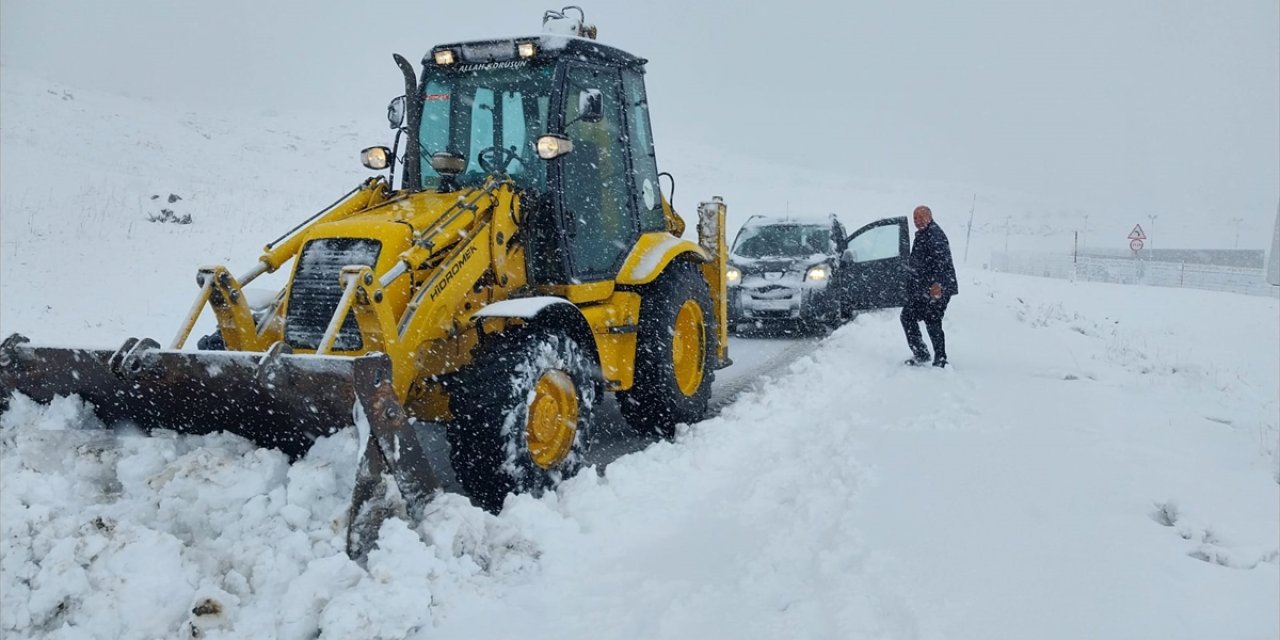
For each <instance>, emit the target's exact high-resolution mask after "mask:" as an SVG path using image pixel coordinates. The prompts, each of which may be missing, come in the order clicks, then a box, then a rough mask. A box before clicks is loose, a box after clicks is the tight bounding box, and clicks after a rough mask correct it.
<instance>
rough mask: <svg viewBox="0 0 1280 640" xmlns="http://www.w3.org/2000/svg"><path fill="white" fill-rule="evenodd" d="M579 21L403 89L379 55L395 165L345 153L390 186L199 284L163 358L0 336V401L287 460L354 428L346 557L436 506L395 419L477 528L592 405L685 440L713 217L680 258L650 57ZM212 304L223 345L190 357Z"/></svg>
mask: <svg viewBox="0 0 1280 640" xmlns="http://www.w3.org/2000/svg"><path fill="white" fill-rule="evenodd" d="M574 9H576V8H575V7H567V8H566V9H565V10H562V11H558V12H557V11H549V12H547V15H546V16H544V20H543V23H544V31H543V33H541V34H539V35H536V36H531V37H527V38H513V39H499V40H487V41H478V42H461V43H454V44H447V45H441V46H437V47H435V48H433V49H432V50H431V51H430V52H428V54H427V55H426V56H425V58H424V59H423V61H422V67H423V68H422V70H421V73H420V74H418V73H415V71H414V69H413V66H412V65H411V64H410V63H409V62H408V61H407V60H405V59H404V58H403V57H401V56H399V55H396V56H395V60H396V63H397V64H398V65H399V67H400V69H401V72H402V74H403V76H404V85H405V94H404V95H403V96H401V97H399V98H397V99H395V100H393V101H392V103H391V105H390V106H389V107H388V117H389V120H390V122H391V127H392V128H393V129H394V130H395V131H396V135H395V142H393V144H392V146H391V147H371V148H369V149H365V150H364V151H363V152H362V154H361V155H362V161H363V163H364V164H365V166H366V167H368V168H370V169H375V170H383V169H386V170H388V174H387V176H386V177H377V178H370V179H369V180H366V181H365V182H364V183H362V184H361V185H359V186H358V187H356V188H355V189H353V190H352V191H351V192H349V193H347V194H346V195H344V196H343V197H341V198H339V199H338V201H337V202H335V203H334V204H333V205H331V206H329V207H328V208H326V209H324V210H322V211H321V212H319V213H318V214H316V215H315V216H313V217H312V218H310V219H308V220H306V221H305V222H303V223H302V224H300V225H298V226H297V227H295V228H294V229H292V230H291V231H289V232H288V233H286V234H285V235H284V236H282V237H280V238H278V239H276V240H275V241H273V242H271V243H270V244H268V245H266V248H265V250H264V253H263V254H262V257H261V259H260V261H259V262H258V264H257V265H255V266H253V267H252V268H250V269H249V270H248V271H246V272H244V273H243V274H241V275H239V276H235V275H233V274H232V272H231V271H229V270H228V269H227V268H226V267H222V266H210V267H204V268H201V269H199V271H198V274H197V277H196V282H197V284H198V285H199V294H198V297H197V300H196V302H195V304H194V305H193V307H192V308H191V311H190V312H189V313H188V314H187V316H186V317H185V319H184V320H183V322H182V324H181V327H180V328H179V331H178V332H177V336H176V338H175V339H174V340H173V341H172V342H171V343H170V344H169V345H167V347H164V346H162V345H160V344H159V343H157V342H156V341H154V340H151V339H142V340H137V339H132V338H131V339H129V340H128V341H126V342H125V343H124V345H123V346H121V347H120V348H119V349H115V350H94V349H66V348H47V347H39V346H32V345H31V343H30V342H28V341H27V339H26V338H24V337H23V336H20V335H17V334H15V335H12V336H10V337H9V338H8V339H6V340H5V341H4V342H3V344H2V345H0V386H3V387H4V389H2V391H3V392H4V397H5V398H8V397H9V395H10V394H11V393H13V392H18V393H22V394H25V395H27V396H29V397H30V398H32V399H34V400H36V401H39V402H46V403H47V402H49V401H51V400H52V399H53V398H54V397H56V396H66V395H71V394H78V395H79V396H80V397H81V398H83V399H84V400H85V401H87V402H89V403H91V404H92V405H93V406H94V407H95V411H96V413H97V415H98V416H99V417H100V418H101V419H103V420H104V421H105V422H107V423H121V422H128V423H132V424H134V425H138V426H141V427H143V428H146V429H173V430H176V431H179V432H185V433H208V432H213V431H228V432H232V433H236V434H240V435H242V436H244V437H247V438H249V439H251V440H253V441H254V442H256V443H259V444H260V445H261V446H265V447H276V448H279V449H281V450H283V451H285V452H286V453H288V454H290V455H291V456H295V457H296V456H300V455H302V454H304V453H305V452H306V450H307V449H308V448H309V447H310V446H311V443H312V442H313V441H314V440H315V439H316V438H318V437H321V436H325V435H329V434H333V433H335V432H337V431H338V430H340V429H343V428H348V427H351V426H352V425H353V424H354V425H356V426H358V427H359V428H360V429H361V430H360V431H358V433H359V436H360V437H361V438H362V440H361V443H362V449H361V451H362V453H361V455H362V457H361V463H360V467H359V472H358V476H357V481H356V486H355V495H354V496H353V499H352V505H351V511H350V522H349V523H348V524H349V530H348V550H349V551H350V552H352V553H353V555H356V554H360V553H363V552H364V551H365V550H366V549H367V545H368V543H369V542H370V536H371V535H375V534H376V529H374V530H373V531H371V530H370V529H371V528H374V527H376V525H377V523H378V522H379V521H380V518H381V517H382V516H381V515H379V514H380V513H385V509H388V508H396V507H394V506H391V507H389V506H388V505H387V504H385V500H384V499H385V497H386V496H387V495H389V494H390V495H399V496H402V497H403V498H404V502H402V503H399V508H403V507H405V506H406V503H407V506H410V507H412V506H415V505H420V504H422V503H424V502H425V501H427V500H429V499H430V498H431V496H432V495H434V493H435V492H436V491H437V490H438V487H439V484H438V482H437V480H436V478H435V473H434V472H433V470H432V469H431V466H430V464H429V462H428V459H427V457H426V456H425V455H424V452H423V451H422V449H421V444H420V442H419V440H418V438H417V436H416V434H415V431H414V430H413V428H412V426H411V422H410V420H411V419H416V420H418V421H422V422H426V423H430V425H431V426H430V428H443V429H444V430H445V434H446V437H447V442H448V443H449V445H450V456H451V458H450V459H451V462H452V466H453V468H454V471H455V473H456V474H457V476H458V479H459V481H460V483H461V484H462V486H463V487H464V488H465V489H466V491H467V493H468V494H469V495H470V496H471V498H472V499H473V500H474V501H475V502H476V503H477V504H479V505H481V506H483V507H485V508H488V509H491V510H496V509H498V508H500V507H501V505H502V502H503V499H504V497H505V496H506V495H507V494H508V493H510V492H532V493H538V492H541V491H544V490H546V489H547V488H549V487H552V486H554V485H555V484H556V483H557V482H558V481H559V480H560V479H562V478H564V477H567V476H569V475H570V474H572V473H574V471H575V470H576V469H577V468H578V467H579V466H580V465H581V463H582V456H583V453H584V449H585V447H586V446H587V445H588V443H589V440H590V437H591V426H592V421H593V418H592V416H593V407H594V405H596V403H597V402H599V400H600V398H601V396H602V394H603V393H605V392H613V393H615V394H616V395H617V399H618V401H619V406H620V407H621V411H622V414H623V415H624V417H625V418H626V420H627V421H628V423H629V424H631V425H632V426H633V427H635V428H637V429H640V430H642V431H648V432H654V433H658V434H662V435H666V436H669V435H671V434H672V433H673V432H674V428H675V425H676V424H677V423H681V422H691V421H696V420H698V419H700V418H701V417H702V416H703V413H704V412H705V411H706V408H707V403H708V399H709V395H710V384H711V381H712V378H713V376H714V371H715V370H716V369H717V368H721V367H723V366H725V365H726V364H727V363H728V362H729V359H728V352H727V334H726V323H725V310H726V307H725V269H726V265H725V256H726V252H725V242H724V217H725V205H724V203H723V202H722V201H720V200H719V199H718V198H715V199H712V200H711V201H710V202H706V203H703V204H702V205H701V206H700V207H699V212H698V213H699V224H698V242H693V241H689V240H684V239H681V235H682V234H683V231H684V222H683V221H682V220H681V218H680V217H679V216H678V215H677V214H676V212H675V211H674V210H673V209H672V207H671V205H670V202H669V200H668V198H667V197H665V196H664V194H663V193H662V191H661V189H660V187H659V178H660V174H659V173H658V167H657V164H656V160H655V154H654V145H653V137H652V134H651V130H650V124H649V106H648V102H647V99H646V94H645V85H644V65H645V60H643V59H641V58H637V57H635V56H633V55H631V54H629V53H626V52H623V51H621V50H619V49H616V48H614V47H610V46H607V45H604V44H601V43H600V42H598V41H596V40H595V39H594V35H595V28H594V27H593V26H590V25H586V24H584V23H583V21H582V19H581V17H582V12H581V10H580V9H579V10H577V12H576V13H577V19H575V18H574V15H573V10H574ZM549 24H550V26H558V27H559V28H560V32H558V33H553V32H550V31H548V26H549ZM566 24H567V25H568V28H567V29H566V28H564V26H565V25H566ZM401 137H403V138H404V145H403V151H402V152H400V146H401V145H400V138H401ZM397 160H399V161H400V165H401V173H400V182H399V186H398V187H395V186H394V181H395V177H396V163H397ZM663 175H665V174H663ZM673 186H674V182H673ZM282 268H288V269H289V273H290V274H291V275H290V277H289V279H288V282H287V284H286V285H285V286H284V287H283V288H282V289H281V290H280V291H279V293H278V295H277V296H276V297H275V298H274V302H273V303H272V304H271V305H269V306H268V307H265V308H261V309H254V308H251V307H250V305H249V302H248V298H247V297H246V295H245V293H244V290H243V287H244V286H245V285H247V284H248V283H250V282H251V281H253V280H254V279H256V278H258V277H259V276H261V275H262V274H265V273H271V272H275V271H277V270H279V269H282ZM206 307H208V308H211V309H212V310H213V313H214V315H215V316H216V318H217V327H218V330H217V332H216V333H214V334H212V335H210V336H206V337H205V338H204V339H201V340H200V343H199V344H200V347H201V348H200V349H198V350H193V349H190V348H187V349H184V345H186V344H187V342H188V338H189V336H190V334H191V333H192V331H193V327H194V326H195V324H196V322H197V319H198V317H199V316H200V314H201V312H202V310H203V309H204V308H206ZM366 425H367V431H365V430H364V429H365V428H366ZM391 482H394V484H395V485H396V487H395V489H396V491H388V488H389V485H388V483H391Z"/></svg>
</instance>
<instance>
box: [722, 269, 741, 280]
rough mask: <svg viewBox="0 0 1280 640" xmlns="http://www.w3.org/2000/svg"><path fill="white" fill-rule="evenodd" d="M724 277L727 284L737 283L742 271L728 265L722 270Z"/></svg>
mask: <svg viewBox="0 0 1280 640" xmlns="http://www.w3.org/2000/svg"><path fill="white" fill-rule="evenodd" d="M724 279H725V280H726V281H727V282H728V283H729V284H738V283H739V282H741V281H742V272H741V271H739V270H738V268H737V267H729V268H728V269H725V270H724Z"/></svg>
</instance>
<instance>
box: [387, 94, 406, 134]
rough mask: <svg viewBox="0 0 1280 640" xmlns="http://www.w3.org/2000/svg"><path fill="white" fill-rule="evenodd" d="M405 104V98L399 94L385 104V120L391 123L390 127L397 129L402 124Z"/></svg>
mask: <svg viewBox="0 0 1280 640" xmlns="http://www.w3.org/2000/svg"><path fill="white" fill-rule="evenodd" d="M405 104H406V98H405V97H404V96H400V97H398V98H396V99H394V100H392V101H391V102H390V103H389V104H388V105H387V122H389V123H391V128H392V129H399V128H400V126H401V125H403V124H404V112H405Z"/></svg>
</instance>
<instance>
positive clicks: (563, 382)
mask: <svg viewBox="0 0 1280 640" xmlns="http://www.w3.org/2000/svg"><path fill="white" fill-rule="evenodd" d="M493 340H494V342H493V343H491V344H488V345H482V346H481V347H479V348H477V352H476V358H475V361H474V362H473V364H472V366H471V367H470V368H469V369H468V370H467V371H466V372H465V373H464V374H462V375H460V376H459V377H458V379H457V380H456V381H455V382H454V384H453V385H451V386H453V387H454V389H453V390H451V391H450V396H451V397H450V410H451V412H452V413H453V415H454V423H453V424H452V425H450V426H449V429H448V430H447V432H446V436H447V439H448V441H449V447H450V458H451V461H452V463H453V469H454V472H455V474H456V475H457V476H458V481H459V482H460V483H461V484H462V486H463V488H465V489H466V490H467V493H468V494H469V495H470V496H471V499H472V500H473V501H474V502H475V503H476V504H477V505H478V506H480V507H482V508H484V509H488V510H489V511H493V512H497V511H499V510H501V509H502V502H503V500H504V499H505V497H506V495H507V494H508V493H531V494H534V495H539V494H541V493H542V492H543V491H546V490H547V489H550V488H553V487H555V486H556V485H557V484H559V483H560V481H561V480H563V479H565V478H568V477H570V476H572V475H573V474H575V473H577V471H578V469H579V468H581V466H582V464H583V459H584V456H585V455H586V451H587V446H588V444H589V440H590V435H591V433H590V432H591V426H592V420H593V413H594V407H595V403H596V387H597V384H596V378H597V377H598V376H599V371H600V367H599V365H597V364H596V363H595V362H594V359H593V358H592V357H591V356H590V354H589V352H587V351H586V350H585V349H584V348H583V347H582V345H580V344H578V342H577V341H576V340H574V339H573V338H571V337H570V336H568V335H567V334H565V333H562V332H559V331H554V330H524V329H520V330H515V331H512V332H509V333H507V334H499V335H496V336H494V338H493Z"/></svg>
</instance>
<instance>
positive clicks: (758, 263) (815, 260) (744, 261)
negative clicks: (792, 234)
mask: <svg viewBox="0 0 1280 640" xmlns="http://www.w3.org/2000/svg"><path fill="white" fill-rule="evenodd" d="M832 260H833V257H832V256H828V255H824V254H821V253H814V254H811V255H807V256H795V257H786V256H776V257H774V256H771V257H766V258H743V257H742V256H738V255H732V254H730V256H729V264H731V265H733V266H734V267H737V268H738V270H739V271H741V272H742V275H744V276H747V275H755V274H760V273H770V272H780V271H781V272H795V271H800V272H803V271H806V270H808V269H809V267H812V266H814V265H818V264H824V263H830V262H831V261H832Z"/></svg>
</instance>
